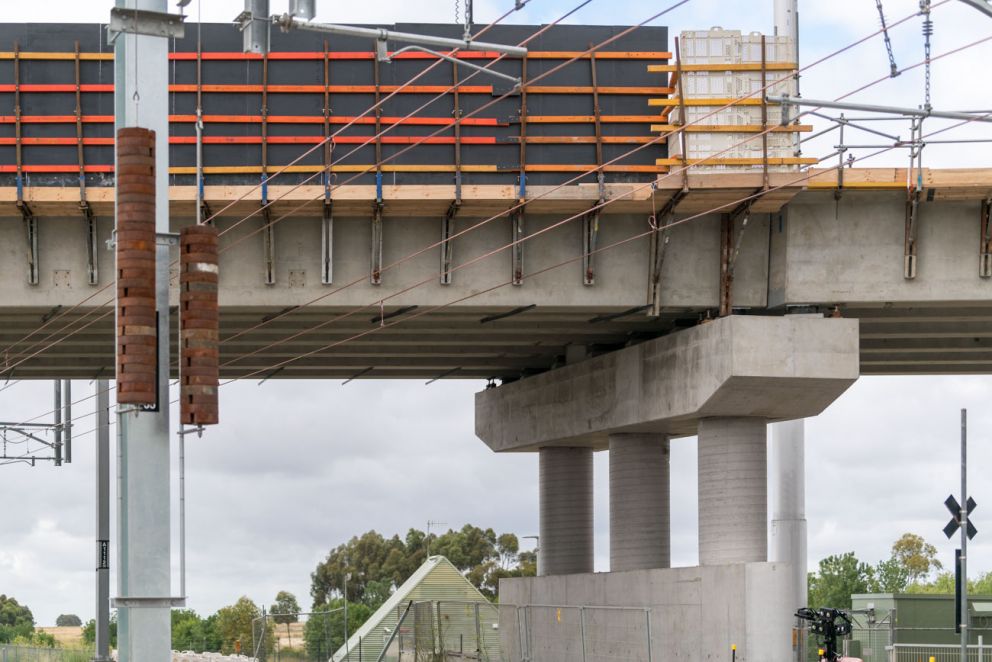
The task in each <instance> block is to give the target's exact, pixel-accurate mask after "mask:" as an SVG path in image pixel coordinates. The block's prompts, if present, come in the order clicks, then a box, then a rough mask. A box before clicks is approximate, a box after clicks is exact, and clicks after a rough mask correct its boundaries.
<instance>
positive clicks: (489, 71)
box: [375, 39, 520, 89]
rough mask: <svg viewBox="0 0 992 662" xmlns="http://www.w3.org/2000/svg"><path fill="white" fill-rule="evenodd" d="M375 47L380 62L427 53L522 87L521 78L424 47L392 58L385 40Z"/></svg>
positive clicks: (403, 51)
mask: <svg viewBox="0 0 992 662" xmlns="http://www.w3.org/2000/svg"><path fill="white" fill-rule="evenodd" d="M375 45H376V57H378V58H379V61H380V62H392V58H394V57H396V56H397V55H400V54H401V53H407V52H410V51H419V52H421V53H427V54H428V55H433V56H434V57H436V58H440V59H442V60H447V61H448V62H454V63H455V64H457V65H459V66H463V67H468V68H469V69H473V70H475V71H477V72H478V73H482V74H488V75H490V76H496V77H497V78H502V79H503V80H508V81H510V82H511V83H513V88H514V89H515V88H518V87H520V78H518V77H517V76H511V75H509V74H504V73H501V72H499V71H493V70H492V69H487V68H485V67H480V66H479V65H477V64H475V63H473V62H469V61H468V60H459V59H457V58H454V57H451V56H450V55H445V54H444V53H439V52H437V51H435V50H431V49H430V48H424V47H423V46H405V47H403V48H401V49H399V50H398V51H394V52H393V54H392V55H391V56H390V55H389V54H388V53H387V52H386V40H385V39H377V40H376V42H375ZM380 49H381V51H380Z"/></svg>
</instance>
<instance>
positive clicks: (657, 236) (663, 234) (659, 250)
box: [648, 189, 688, 317]
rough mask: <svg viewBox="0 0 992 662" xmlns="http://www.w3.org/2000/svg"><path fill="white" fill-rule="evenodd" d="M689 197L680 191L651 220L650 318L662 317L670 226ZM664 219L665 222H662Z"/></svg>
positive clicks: (685, 192) (686, 193)
mask: <svg viewBox="0 0 992 662" xmlns="http://www.w3.org/2000/svg"><path fill="white" fill-rule="evenodd" d="M687 195H688V192H687V191H685V190H684V189H678V190H677V191H675V193H674V194H673V195H672V197H671V199H669V201H668V202H666V203H665V206H664V207H662V208H661V211H660V212H659V213H658V214H656V215H655V216H654V217H652V219H651V225H652V227H653V228H654V230H655V231H654V232H653V233H652V236H651V256H650V261H649V264H650V265H651V273H650V276H649V278H648V304H649V305H650V306H651V309H650V312H648V316H649V317H658V316H659V315H661V271H662V267H664V265H665V254H666V252H667V251H668V243H669V241H670V240H671V232H670V230H669V229H668V225H669V223H670V222H671V219H672V218H673V217H674V216H675V208H676V207H678V205H679V203H680V202H682V200H683V199H684V198H685V197H686V196H687ZM659 219H663V221H664V222H660V221H659Z"/></svg>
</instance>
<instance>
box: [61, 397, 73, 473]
mask: <svg viewBox="0 0 992 662" xmlns="http://www.w3.org/2000/svg"><path fill="white" fill-rule="evenodd" d="M62 393H63V397H62V412H63V416H62V425H63V426H64V427H63V439H64V440H65V463H66V464H72V380H71V379H66V380H64V381H63V382H62Z"/></svg>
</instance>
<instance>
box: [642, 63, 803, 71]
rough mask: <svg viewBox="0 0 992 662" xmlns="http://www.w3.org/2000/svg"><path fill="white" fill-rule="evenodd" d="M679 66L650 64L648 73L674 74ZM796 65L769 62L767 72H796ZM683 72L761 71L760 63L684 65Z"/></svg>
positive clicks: (766, 66)
mask: <svg viewBox="0 0 992 662" xmlns="http://www.w3.org/2000/svg"><path fill="white" fill-rule="evenodd" d="M677 66H678V65H674V64H649V65H648V72H649V73H652V74H665V73H673V72H674V71H675V68H676V67H677ZM796 68H797V67H796V65H795V64H794V63H792V62H769V63H768V64H766V65H765V71H794V70H795V69H796ZM682 71H683V72H685V71H761V63H760V62H737V63H731V62H714V63H710V64H683V65H682Z"/></svg>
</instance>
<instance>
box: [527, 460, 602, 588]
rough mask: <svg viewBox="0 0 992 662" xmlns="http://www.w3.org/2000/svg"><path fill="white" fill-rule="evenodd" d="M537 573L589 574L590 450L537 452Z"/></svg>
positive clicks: (591, 499) (591, 519) (591, 532)
mask: <svg viewBox="0 0 992 662" xmlns="http://www.w3.org/2000/svg"><path fill="white" fill-rule="evenodd" d="M539 464H540V487H539V494H540V536H541V537H540V540H539V545H540V551H539V552H538V569H537V571H538V574H541V575H562V574H570V573H578V572H592V569H593V490H592V449H590V448H543V449H541V452H540V462H539Z"/></svg>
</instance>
